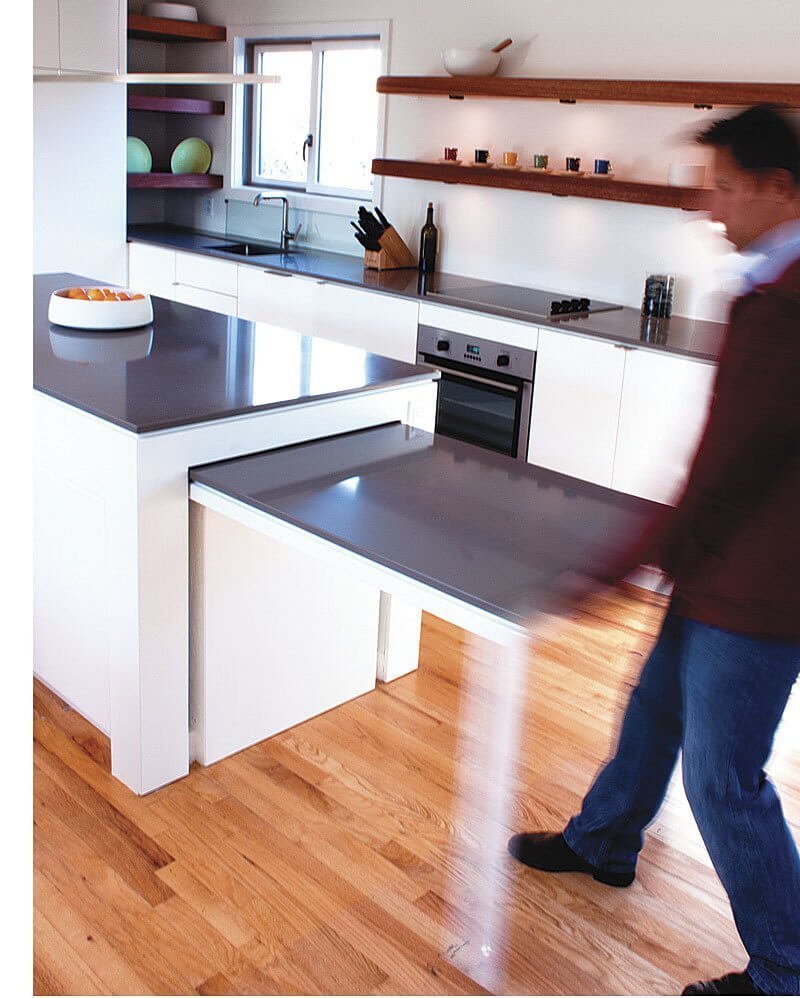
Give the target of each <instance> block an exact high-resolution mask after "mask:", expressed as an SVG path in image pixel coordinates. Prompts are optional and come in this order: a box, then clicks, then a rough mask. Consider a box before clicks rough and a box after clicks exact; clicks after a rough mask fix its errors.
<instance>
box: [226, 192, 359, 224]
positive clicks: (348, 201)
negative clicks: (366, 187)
mask: <svg viewBox="0 0 800 998" xmlns="http://www.w3.org/2000/svg"><path fill="white" fill-rule="evenodd" d="M256 194H263V195H264V196H265V197H284V198H286V200H287V201H288V202H289V207H290V208H295V209H297V210H299V211H318V212H322V213H324V214H326V215H345V216H348V217H353V216H355V215H357V214H358V208H359V205H362V204H363V205H365V206H366V207H367V209H368V210H369V209H371V208H372V205H373V202H374V198H372V197H366V196H365V197H364V198H362V199H358V198H337V197H330V196H329V195H325V194H307V193H306V192H305V191H293V190H291V189H289V190H287V189H286V188H284V187H234V188H232V189H231V191H230V196H231V197H232V198H238V199H239V200H241V201H252V200H253V199H254V198H255V196H256Z"/></svg>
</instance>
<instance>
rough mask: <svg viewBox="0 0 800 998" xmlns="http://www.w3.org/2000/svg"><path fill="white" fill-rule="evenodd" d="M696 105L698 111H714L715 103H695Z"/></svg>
mask: <svg viewBox="0 0 800 998" xmlns="http://www.w3.org/2000/svg"><path fill="white" fill-rule="evenodd" d="M694 106H695V107H696V108H697V110H698V111H712V110H713V109H714V105H713V104H695V105H694Z"/></svg>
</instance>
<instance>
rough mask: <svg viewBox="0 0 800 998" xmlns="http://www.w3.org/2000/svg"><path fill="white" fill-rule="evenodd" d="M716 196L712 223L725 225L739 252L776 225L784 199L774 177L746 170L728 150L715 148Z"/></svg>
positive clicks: (729, 237)
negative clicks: (780, 205)
mask: <svg viewBox="0 0 800 998" xmlns="http://www.w3.org/2000/svg"><path fill="white" fill-rule="evenodd" d="M712 169H713V173H714V194H713V197H712V200H711V220H712V221H713V222H721V223H722V224H723V225H724V226H725V234H726V236H727V238H728V239H729V241H730V242H732V243H733V244H734V246H735V247H736V248H737V249H738V250H741V249H744V248H745V247H746V246H747V245H748V244H749V243H751V242H752V241H753V240H754V239H756V238H757V237H758V236H760V235H761V234H762V233H763V232H766V231H767V229H769V228H771V227H772V225H774V224H775V211H776V207H777V205H778V202H780V201H781V200H782V198H781V195H780V191H779V190H778V186H779V185H777V186H776V183H775V178H774V176H771V175H770V174H764V175H760V174H757V173H751V172H749V171H748V170H743V169H742V168H741V167H740V166H739V164H738V163H737V162H736V160H735V159H734V158H733V156H732V155H731V154H730V152H729V151H728V150H727V149H715V150H714V161H713V166H712Z"/></svg>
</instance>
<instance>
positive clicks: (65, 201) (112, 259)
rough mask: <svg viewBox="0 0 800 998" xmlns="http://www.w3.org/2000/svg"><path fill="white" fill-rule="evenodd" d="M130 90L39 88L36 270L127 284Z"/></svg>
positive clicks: (74, 86) (70, 86)
mask: <svg viewBox="0 0 800 998" xmlns="http://www.w3.org/2000/svg"><path fill="white" fill-rule="evenodd" d="M125 129H126V124H125V87H124V86H121V85H120V84H114V83H65V82H64V81H63V80H60V81H58V82H57V83H34V86H33V141H34V148H33V232H34V238H33V250H34V252H33V269H34V273H37V274H41V273H46V272H48V271H62V270H66V271H72V272H73V273H77V274H83V275H86V276H87V277H92V278H94V279H96V280H98V281H104V282H106V283H109V284H124V283H125V281H126V274H127V263H126V246H125Z"/></svg>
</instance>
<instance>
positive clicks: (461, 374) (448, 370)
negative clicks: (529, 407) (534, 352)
mask: <svg viewBox="0 0 800 998" xmlns="http://www.w3.org/2000/svg"><path fill="white" fill-rule="evenodd" d="M420 359H421V360H422V361H424V363H426V364H430V363H432V362H434V361H435V360H436V359H437V358H431V355H430V354H420ZM434 366H435V367H438V368H439V370H440V371H441V372H442V374H449V375H450V376H451V377H453V378H464V380H465V381H477V382H478V384H481V385H488V386H489V387H490V388H501V389H503V390H508V391H509V392H512V393H513V394H514V395H519V393H520V391H521V390H522V387H521V385H514V384H509V382H507V381H493V380H492V379H491V378H479V377H478V376H477V375H475V374H468V373H467V372H466V371H458V370H456V369H455V368H452V367H447V366H446V365H445V364H442V363H441V362H439V363H435V364H434ZM523 384H524V382H523Z"/></svg>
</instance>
